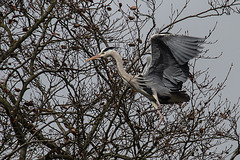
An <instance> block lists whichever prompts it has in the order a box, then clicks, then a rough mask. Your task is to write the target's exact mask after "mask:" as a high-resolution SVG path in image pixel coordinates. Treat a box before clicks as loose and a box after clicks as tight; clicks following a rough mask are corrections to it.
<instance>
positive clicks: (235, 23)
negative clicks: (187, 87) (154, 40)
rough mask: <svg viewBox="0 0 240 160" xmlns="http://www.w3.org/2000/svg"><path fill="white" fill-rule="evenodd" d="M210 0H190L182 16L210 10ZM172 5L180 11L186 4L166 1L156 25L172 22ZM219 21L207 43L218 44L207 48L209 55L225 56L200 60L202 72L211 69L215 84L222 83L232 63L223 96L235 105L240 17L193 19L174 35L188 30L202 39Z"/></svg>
mask: <svg viewBox="0 0 240 160" xmlns="http://www.w3.org/2000/svg"><path fill="white" fill-rule="evenodd" d="M207 2H208V0H201V1H200V0H191V2H190V4H189V7H188V8H187V9H186V10H185V11H184V13H183V16H182V17H184V16H186V15H192V14H196V13H198V12H200V11H203V10H206V9H207V8H209V5H208V3H207ZM171 3H172V4H173V7H174V8H179V9H181V7H182V6H183V5H184V3H185V0H169V1H164V2H163V4H162V6H161V7H160V8H159V10H158V13H159V15H157V16H156V17H159V18H158V19H157V26H159V27H161V26H162V25H163V24H168V23H169V15H170V13H171ZM216 22H217V27H216V29H215V31H214V32H213V34H212V36H211V37H210V38H209V39H208V41H213V42H214V41H216V40H218V41H217V43H216V44H213V45H208V46H207V47H209V49H210V51H209V52H208V55H209V56H217V55H219V54H220V53H221V52H223V55H222V56H221V57H220V58H219V59H215V60H200V61H199V62H198V67H199V69H206V68H207V67H209V68H210V70H209V71H210V74H211V75H212V77H215V76H216V82H221V81H222V80H223V79H224V78H225V76H226V74H227V72H228V70H229V67H230V66H231V63H233V69H232V72H231V74H230V76H229V79H228V81H227V83H226V85H227V86H226V88H225V89H224V91H223V97H224V98H228V99H229V100H231V101H232V102H233V103H235V102H237V99H238V98H239V97H240V95H239V90H240V84H239V83H240V71H239V69H240V15H236V14H232V15H224V16H221V17H211V18H203V19H199V18H194V19H189V20H186V21H184V22H180V23H178V24H177V25H176V26H175V27H174V28H173V30H171V32H172V33H177V32H179V31H180V34H184V33H185V31H188V33H189V35H192V36H199V37H203V36H205V35H206V34H208V32H209V30H211V29H212V28H213V27H214V25H215V24H216Z"/></svg>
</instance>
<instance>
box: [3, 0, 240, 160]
mask: <svg viewBox="0 0 240 160" xmlns="http://www.w3.org/2000/svg"><path fill="white" fill-rule="evenodd" d="M189 2H190V0H187V1H186V3H185V6H184V7H183V8H180V9H178V10H172V14H171V15H170V20H171V22H170V23H169V24H164V25H163V27H161V26H160V27H159V28H157V26H156V18H157V17H156V14H155V13H156V12H157V10H158V8H161V3H159V2H157V1H155V0H142V1H138V0H134V1H131V2H125V1H124V2H122V1H118V0H96V1H93V0H43V1H36V0H13V1H1V3H0V6H1V7H0V42H1V43H0V75H1V77H0V110H1V112H0V114H1V116H0V123H1V125H0V139H1V144H0V158H1V159H21V160H22V159H150V158H152V159H158V158H161V159H224V158H226V157H228V158H230V157H231V159H234V158H235V157H236V156H237V155H239V153H240V152H239V131H238V130H237V121H238V119H239V112H238V110H237V109H238V107H239V103H238V102H237V103H236V104H232V103H231V102H230V101H229V100H228V99H223V98H222V96H221V91H222V90H223V89H224V87H225V82H226V81H227V78H228V74H229V73H230V70H231V68H230V70H229V73H226V79H225V80H224V81H223V82H221V83H217V84H216V82H215V77H211V76H210V75H209V74H208V70H207V69H206V70H196V69H195V65H196V63H197V60H198V59H196V60H195V61H194V62H193V63H192V64H191V74H192V76H191V77H190V81H188V83H187V84H186V85H185V87H184V89H185V90H187V91H188V93H189V94H190V95H191V100H190V102H189V103H184V104H175V105H164V107H163V110H162V113H163V114H164V116H165V119H164V122H163V123H162V125H161V126H160V128H159V129H158V131H157V137H156V138H157V141H156V142H153V141H152V132H153V131H154V129H155V127H156V125H157V123H158V120H159V117H158V115H157V113H156V111H154V110H152V107H151V105H150V104H149V102H148V100H147V99H146V98H144V97H142V96H141V95H139V94H136V92H135V91H134V90H132V89H131V88H130V87H128V86H126V85H125V84H123V83H122V80H121V78H120V77H119V76H118V73H117V70H116V68H115V63H114V62H112V61H108V60H107V59H103V60H100V61H93V62H91V63H86V62H85V59H86V58H89V57H91V56H93V55H95V54H97V53H98V52H99V51H100V50H101V49H102V48H103V47H106V46H118V47H120V50H121V55H122V56H123V57H125V58H124V63H125V64H124V65H125V66H126V70H127V72H130V73H132V74H137V73H139V72H142V70H143V69H144V65H145V63H144V58H143V57H144V55H145V54H146V53H148V52H150V49H149V45H150V44H149V37H150V36H151V34H153V33H155V32H157V31H158V32H167V31H171V29H172V28H173V27H174V25H175V24H176V23H180V22H184V21H185V20H186V19H189V18H205V17H212V16H222V15H224V14H240V11H239V8H238V7H239V6H240V2H239V1H237V0H232V1H231V0H224V1H223V0H221V1H219V0H209V9H207V10H204V11H201V12H199V13H196V14H193V15H188V16H185V17H182V16H181V15H182V13H183V11H184V10H185V9H186V8H187V7H188V4H189ZM210 35H211V32H210V33H209V35H207V36H210ZM121 47H122V48H121ZM123 48H126V49H123ZM199 58H209V57H207V50H206V52H205V54H203V55H202V56H201V57H199ZM234 143H235V144H236V145H235V146H231V145H230V146H229V145H228V146H225V144H234ZM236 146H237V148H236Z"/></svg>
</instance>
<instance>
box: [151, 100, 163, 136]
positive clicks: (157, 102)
mask: <svg viewBox="0 0 240 160" xmlns="http://www.w3.org/2000/svg"><path fill="white" fill-rule="evenodd" d="M152 104H153V106H154V108H155V109H156V110H157V112H158V114H159V117H160V120H159V122H158V125H157V127H156V128H155V130H154V132H153V141H155V140H154V139H155V133H156V131H157V129H158V128H159V126H160V125H161V123H162V120H163V115H162V113H161V112H160V109H161V105H160V103H159V101H158V99H156V103H155V102H152Z"/></svg>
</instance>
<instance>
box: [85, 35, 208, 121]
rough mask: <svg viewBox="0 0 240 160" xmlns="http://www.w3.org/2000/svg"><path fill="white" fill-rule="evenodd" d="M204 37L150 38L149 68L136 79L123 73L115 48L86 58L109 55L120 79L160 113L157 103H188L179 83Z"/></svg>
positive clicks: (156, 36)
mask: <svg viewBox="0 0 240 160" xmlns="http://www.w3.org/2000/svg"><path fill="white" fill-rule="evenodd" d="M204 41H205V38H197V37H190V36H183V35H172V34H154V35H153V36H152V37H151V47H152V58H151V59H148V60H147V62H148V63H147V65H146V66H148V68H146V69H144V72H143V74H139V75H136V76H132V75H129V74H128V73H126V72H125V70H124V69H123V65H122V59H121V57H120V55H119V54H118V53H117V52H116V51H115V50H114V48H105V49H103V50H102V52H101V53H100V54H99V55H97V56H94V57H92V58H89V59H88V60H92V59H97V58H99V57H107V56H112V57H113V58H114V59H115V60H116V62H117V68H118V71H119V74H120V75H121V77H122V79H123V80H124V81H125V82H126V83H128V84H129V85H131V86H132V87H133V88H135V89H136V90H137V91H138V92H140V93H142V94H143V95H144V96H146V97H147V98H148V99H149V100H150V101H151V102H152V104H153V106H154V107H155V108H156V109H157V111H158V113H159V115H160V123H161V121H162V118H163V116H162V114H161V112H160V111H159V108H160V103H163V104H172V103H182V102H186V101H188V100H189V96H188V95H187V94H186V92H185V91H181V89H182V84H183V83H184V82H186V80H187V78H188V77H189V67H188V61H189V60H191V59H192V58H194V57H196V56H197V55H198V54H199V53H201V49H202V47H201V45H202V44H203V43H204Z"/></svg>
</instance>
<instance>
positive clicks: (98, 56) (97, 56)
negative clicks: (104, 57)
mask: <svg viewBox="0 0 240 160" xmlns="http://www.w3.org/2000/svg"><path fill="white" fill-rule="evenodd" d="M100 57H101V53H99V54H98V55H96V56H93V57H91V58H88V59H87V60H86V61H90V60H93V59H98V58H100Z"/></svg>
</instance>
